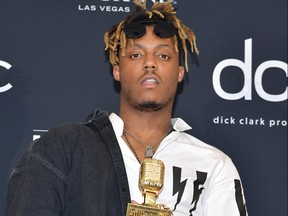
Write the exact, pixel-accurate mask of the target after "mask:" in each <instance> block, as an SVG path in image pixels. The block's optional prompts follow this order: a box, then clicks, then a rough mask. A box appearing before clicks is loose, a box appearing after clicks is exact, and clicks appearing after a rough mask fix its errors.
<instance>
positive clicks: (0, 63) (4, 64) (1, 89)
mask: <svg viewBox="0 0 288 216" xmlns="http://www.w3.org/2000/svg"><path fill="white" fill-rule="evenodd" d="M0 67H4V68H5V69H6V70H9V69H10V68H11V67H12V65H10V64H9V63H8V62H5V61H1V60H0ZM11 88H12V85H11V84H10V83H7V84H6V85H4V86H0V93H2V92H6V91H8V90H9V89H11Z"/></svg>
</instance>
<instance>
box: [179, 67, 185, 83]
mask: <svg viewBox="0 0 288 216" xmlns="http://www.w3.org/2000/svg"><path fill="white" fill-rule="evenodd" d="M184 73H185V69H184V67H183V66H179V72H178V82H181V81H182V80H183V77H184Z"/></svg>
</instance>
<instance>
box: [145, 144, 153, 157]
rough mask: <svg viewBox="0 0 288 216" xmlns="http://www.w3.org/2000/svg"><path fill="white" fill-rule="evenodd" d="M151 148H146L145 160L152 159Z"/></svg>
mask: <svg viewBox="0 0 288 216" xmlns="http://www.w3.org/2000/svg"><path fill="white" fill-rule="evenodd" d="M153 154H154V153H153V148H152V147H151V146H147V147H146V158H152V157H153Z"/></svg>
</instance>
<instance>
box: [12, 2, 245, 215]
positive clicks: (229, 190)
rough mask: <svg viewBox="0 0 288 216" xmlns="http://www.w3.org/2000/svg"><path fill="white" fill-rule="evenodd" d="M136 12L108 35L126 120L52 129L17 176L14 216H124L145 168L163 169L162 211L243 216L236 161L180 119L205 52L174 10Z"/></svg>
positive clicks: (163, 6)
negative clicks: (178, 104)
mask: <svg viewBox="0 0 288 216" xmlns="http://www.w3.org/2000/svg"><path fill="white" fill-rule="evenodd" d="M135 3H136V5H137V10H136V12H135V13H133V14H132V15H130V16H128V17H127V18H126V19H125V20H124V21H122V22H120V23H119V24H118V25H115V26H114V27H113V28H112V29H111V31H110V32H107V33H106V34H105V44H106V50H107V52H108V54H109V57H110V61H111V63H112V64H113V76H114V79H115V80H116V81H119V82H120V85H121V91H120V113H119V116H118V115H116V114H114V113H112V114H111V115H110V116H108V115H107V113H106V112H103V111H101V110H99V109H97V110H96V111H95V112H94V113H92V114H91V115H90V116H88V118H87V119H86V120H85V121H84V122H83V123H80V124H69V125H64V126H61V127H57V128H54V129H51V130H50V131H49V132H48V133H47V134H46V135H44V136H43V137H41V138H40V139H39V140H37V141H35V142H34V143H32V144H31V145H30V146H29V148H28V149H27V151H26V152H25V155H24V156H23V157H22V159H21V160H20V161H19V163H18V165H17V167H16V168H15V169H14V170H13V172H12V174H11V179H10V183H9V191H8V199H7V200H8V201H7V203H8V204H7V216H12V215H13V216H26V215H27V216H34V215H35V216H36V215H37V216H38V215H41V216H46V215H47V216H48V215H49V216H56V215H57V216H60V215H61V216H62V215H65V216H66V215H67V216H68V215H69V216H74V215H75V216H76V215H83V216H90V215H91V216H92V215H93V216H95V215H99V216H103V215H109V216H110V215H112V216H113V215H115V216H119V215H126V209H127V204H128V203H130V202H133V203H139V204H141V203H143V202H144V197H143V193H142V192H143V191H141V190H140V189H139V187H138V180H139V168H140V165H141V163H142V162H143V161H144V160H145V159H147V158H153V159H155V160H156V159H157V160H161V161H162V162H163V163H164V164H165V173H164V186H163V189H162V191H161V192H160V193H159V196H158V198H157V203H163V204H165V205H166V206H167V207H169V208H170V209H171V211H172V212H173V215H175V216H184V215H195V216H196V215H197V216H212V215H213V216H244V215H246V208H245V201H244V196H243V192H242V186H241V182H240V178H239V175H238V173H237V170H236V169H235V167H234V165H233V163H232V162H231V160H230V158H229V157H227V156H226V155H225V154H224V153H222V152H221V151H219V150H217V149H216V148H214V147H212V146H210V145H207V144H205V143H203V142H201V141H200V140H198V139H196V138H194V137H192V136H190V135H188V134H186V133H184V131H185V130H188V129H190V127H189V126H188V125H187V124H186V123H185V122H184V121H183V120H181V119H172V120H171V115H172V108H173V102H174V98H175V94H176V89H177V85H178V83H179V82H181V81H182V79H183V76H184V71H185V69H184V67H183V66H180V61H181V57H184V61H185V65H186V70H188V66H187V65H188V64H187V52H188V49H189V48H190V49H191V50H192V51H195V52H198V50H197V47H196V44H195V36H194V34H193V32H192V31H191V30H190V29H189V28H188V27H186V26H185V25H184V24H182V23H181V22H180V20H178V19H177V17H176V16H175V12H174V9H173V7H172V4H171V3H170V2H167V3H155V4H154V5H153V7H152V10H151V11H148V10H146V6H145V1H144V2H141V1H135Z"/></svg>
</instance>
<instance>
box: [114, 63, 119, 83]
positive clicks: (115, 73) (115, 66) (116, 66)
mask: <svg viewBox="0 0 288 216" xmlns="http://www.w3.org/2000/svg"><path fill="white" fill-rule="evenodd" d="M113 77H114V79H115V80H116V81H120V73H119V65H114V66H113Z"/></svg>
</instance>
